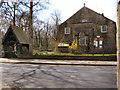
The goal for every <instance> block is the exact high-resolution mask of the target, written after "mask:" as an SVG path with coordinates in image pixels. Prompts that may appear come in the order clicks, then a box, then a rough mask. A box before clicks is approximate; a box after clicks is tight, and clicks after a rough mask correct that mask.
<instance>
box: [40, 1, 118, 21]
mask: <svg viewBox="0 0 120 90" xmlns="http://www.w3.org/2000/svg"><path fill="white" fill-rule="evenodd" d="M84 3H85V6H86V7H88V8H90V9H92V10H94V11H96V12H97V13H100V14H102V13H104V16H105V17H107V18H109V19H111V20H113V21H115V22H116V21H117V0H50V5H49V9H47V10H45V11H42V13H41V14H40V17H39V18H40V19H41V17H42V19H48V17H50V13H51V12H53V11H54V10H55V9H57V10H59V11H60V12H61V17H62V22H63V21H65V20H66V19H68V18H69V17H70V16H72V15H73V14H75V13H76V12H77V11H78V10H80V9H81V8H82V7H83V6H84ZM43 16H44V17H43Z"/></svg>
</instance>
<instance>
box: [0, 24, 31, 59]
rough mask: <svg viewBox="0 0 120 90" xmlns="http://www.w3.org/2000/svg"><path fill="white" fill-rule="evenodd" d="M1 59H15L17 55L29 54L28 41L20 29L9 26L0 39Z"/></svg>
mask: <svg viewBox="0 0 120 90" xmlns="http://www.w3.org/2000/svg"><path fill="white" fill-rule="evenodd" d="M2 45H3V50H4V55H3V57H7V58H10V57H17V54H24V53H28V52H29V39H28V37H27V36H26V35H25V32H24V31H23V30H22V28H20V27H17V26H10V27H9V29H8V31H7V32H6V34H5V35H4V37H3V39H2Z"/></svg>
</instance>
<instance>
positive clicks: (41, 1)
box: [21, 0, 49, 52]
mask: <svg viewBox="0 0 120 90" xmlns="http://www.w3.org/2000/svg"><path fill="white" fill-rule="evenodd" d="M26 1H27V0H26ZM26 1H24V2H23V1H22V2H21V4H22V5H24V6H26V7H28V8H29V10H30V19H29V41H30V49H29V50H30V52H32V50H33V18H32V17H33V13H34V12H38V11H40V10H43V9H46V5H47V4H49V0H36V1H34V2H33V0H31V1H30V5H29V2H28V1H27V2H26Z"/></svg>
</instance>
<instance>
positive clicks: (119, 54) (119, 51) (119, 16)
mask: <svg viewBox="0 0 120 90" xmlns="http://www.w3.org/2000/svg"><path fill="white" fill-rule="evenodd" d="M117 89H118V90H120V0H117Z"/></svg>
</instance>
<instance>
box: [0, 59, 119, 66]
mask: <svg viewBox="0 0 120 90" xmlns="http://www.w3.org/2000/svg"><path fill="white" fill-rule="evenodd" d="M0 61H1V62H2V63H13V64H44V65H84V66H117V61H109V60H108V61H88V60H84V61H83V60H82V61H81V60H48V59H47V60H45V59H17V58H9V59H8V58H0Z"/></svg>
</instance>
